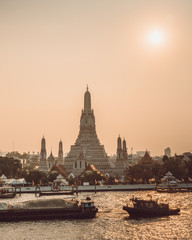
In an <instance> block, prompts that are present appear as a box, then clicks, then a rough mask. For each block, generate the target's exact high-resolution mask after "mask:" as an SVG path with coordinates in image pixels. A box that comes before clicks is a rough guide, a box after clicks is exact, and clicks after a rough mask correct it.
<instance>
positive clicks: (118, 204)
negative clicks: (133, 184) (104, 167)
mask: <svg viewBox="0 0 192 240" xmlns="http://www.w3.org/2000/svg"><path fill="white" fill-rule="evenodd" d="M148 193H150V194H151V195H153V198H166V199H167V200H168V202H169V204H170V206H172V207H179V208H180V209H181V212H180V215H175V216H169V217H161V218H151V219H140V220H133V219H130V218H129V215H128V213H127V212H125V211H124V210H122V207H123V205H125V204H126V203H127V201H128V200H129V199H130V198H131V197H132V196H133V195H134V196H135V197H146V195H147V194H148ZM86 196H90V197H91V198H92V199H93V200H94V201H95V205H96V206H97V207H98V209H99V212H98V214H97V217H96V218H94V219H91V220H90V219H89V220H86V219H85V220H54V221H53V220H51V221H25V222H11V223H2V222H1V223H0V240H61V239H62V240H76V239H77V240H89V239H98V240H100V239H101V240H102V239H106V240H124V239H149V240H151V239H158V240H159V239H192V192H191V193H163V194H162V193H156V192H154V191H137V192H97V193H96V194H95V193H79V196H78V198H80V199H83V198H85V197H86ZM54 197H56V196H54ZM59 197H60V198H61V196H59ZM35 198H36V197H35V195H34V194H22V195H21V196H17V197H16V198H14V199H10V200H9V199H7V200H2V199H1V202H3V201H4V202H9V203H14V202H21V201H25V200H30V199H35ZM41 198H52V197H41Z"/></svg>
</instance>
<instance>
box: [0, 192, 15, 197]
mask: <svg viewBox="0 0 192 240" xmlns="http://www.w3.org/2000/svg"><path fill="white" fill-rule="evenodd" d="M15 196H16V192H13V193H4V194H0V198H14V197H15Z"/></svg>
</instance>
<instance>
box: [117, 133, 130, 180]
mask: <svg viewBox="0 0 192 240" xmlns="http://www.w3.org/2000/svg"><path fill="white" fill-rule="evenodd" d="M127 160H128V154H127V146H126V141H125V139H124V140H123V148H122V146H121V138H120V136H119V137H118V139H117V159H116V164H115V169H114V175H115V176H116V177H117V178H119V179H122V178H123V176H124V173H125V170H126V167H127V166H126V165H127Z"/></svg>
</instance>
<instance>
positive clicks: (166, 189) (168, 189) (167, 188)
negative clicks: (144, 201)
mask: <svg viewBox="0 0 192 240" xmlns="http://www.w3.org/2000/svg"><path fill="white" fill-rule="evenodd" d="M156 191H157V192H161V193H177V192H192V188H191V187H182V186H178V185H172V184H168V185H160V186H157V187H156Z"/></svg>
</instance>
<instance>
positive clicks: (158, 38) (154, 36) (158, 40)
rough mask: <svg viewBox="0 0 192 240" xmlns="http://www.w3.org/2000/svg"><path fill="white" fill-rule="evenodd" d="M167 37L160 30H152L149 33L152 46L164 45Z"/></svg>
mask: <svg viewBox="0 0 192 240" xmlns="http://www.w3.org/2000/svg"><path fill="white" fill-rule="evenodd" d="M164 40H165V35H164V33H163V32H162V31H160V30H152V31H150V32H149V33H148V41H149V43H150V44H151V45H154V46H158V45H161V44H163V43H164Z"/></svg>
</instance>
